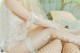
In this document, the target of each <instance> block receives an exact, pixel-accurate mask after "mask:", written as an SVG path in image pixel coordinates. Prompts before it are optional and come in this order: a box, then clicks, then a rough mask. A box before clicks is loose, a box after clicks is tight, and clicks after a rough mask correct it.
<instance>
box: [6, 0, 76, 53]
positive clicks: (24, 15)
mask: <svg viewBox="0 0 80 53" xmlns="http://www.w3.org/2000/svg"><path fill="white" fill-rule="evenodd" d="M6 4H7V6H8V7H9V8H10V10H11V11H12V12H14V13H15V14H17V15H18V16H20V18H21V19H22V20H23V21H25V22H26V21H27V20H30V19H32V16H31V12H29V11H28V10H26V9H25V8H24V7H23V6H22V5H21V4H20V3H19V1H18V0H6ZM20 9H22V10H20ZM34 24H38V25H41V26H44V27H49V28H44V27H41V29H42V30H40V33H39V32H38V33H37V34H36V32H31V33H29V35H30V38H31V40H32V44H33V47H34V49H35V50H37V49H40V48H41V47H42V46H44V45H46V44H47V43H48V42H49V41H50V39H52V38H53V37H52V38H51V36H52V35H53V34H54V33H55V32H56V33H55V35H57V36H58V38H60V39H62V38H63V37H65V36H66V35H67V39H69V37H68V35H69V36H70V37H72V38H73V39H75V38H76V39H77V37H76V36H75V35H72V34H70V33H67V32H65V33H64V31H65V30H64V29H63V28H61V29H63V30H58V29H59V27H58V26H59V25H58V24H56V23H52V22H50V21H49V20H45V19H42V18H39V19H36V21H35V22H34ZM36 31H38V30H36ZM57 32H63V34H62V35H63V36H62V35H60V33H59V34H58V33H57ZM55 35H53V36H55ZM48 36H49V37H50V38H49V37H48ZM59 36H61V37H59ZM45 37H47V38H46V39H45ZM67 39H66V38H65V39H63V40H64V41H65V40H66V41H67ZM40 41H41V42H40ZM69 41H70V42H71V41H72V42H73V41H75V40H72V39H71V40H70V39H69ZM43 42H44V43H43ZM15 49H16V50H15ZM6 52H7V49H6ZM20 52H21V53H30V50H29V49H28V47H26V41H25V40H23V41H22V42H20V45H18V46H16V47H15V48H12V49H11V51H9V52H7V53H20Z"/></svg>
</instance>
